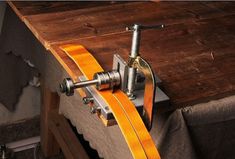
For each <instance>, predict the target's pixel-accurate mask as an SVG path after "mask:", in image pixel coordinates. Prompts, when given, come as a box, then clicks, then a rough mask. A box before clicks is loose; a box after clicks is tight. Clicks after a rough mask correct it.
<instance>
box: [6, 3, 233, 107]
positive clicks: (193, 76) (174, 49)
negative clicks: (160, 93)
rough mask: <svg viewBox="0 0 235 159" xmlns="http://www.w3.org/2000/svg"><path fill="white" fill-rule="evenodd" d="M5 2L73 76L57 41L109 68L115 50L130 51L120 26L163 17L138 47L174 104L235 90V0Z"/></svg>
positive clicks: (73, 70) (74, 70) (124, 54)
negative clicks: (74, 46) (79, 47)
mask: <svg viewBox="0 0 235 159" xmlns="http://www.w3.org/2000/svg"><path fill="white" fill-rule="evenodd" d="M9 4H10V5H11V7H12V8H13V9H14V11H15V12H16V13H17V14H18V16H19V17H20V18H21V19H22V20H23V21H24V22H25V24H26V25H27V26H28V27H29V29H30V30H31V31H32V32H33V34H34V35H35V36H36V37H37V38H38V39H39V40H40V42H41V43H42V44H43V45H44V46H45V48H47V49H49V50H50V51H51V52H52V53H53V55H54V56H55V57H56V58H57V60H58V61H59V62H60V63H61V64H62V65H63V66H64V68H65V69H66V70H67V71H68V72H69V74H70V75H71V76H74V77H75V76H77V75H79V74H80V71H79V70H78V69H77V68H76V65H75V64H74V63H73V62H72V61H71V60H70V59H69V58H68V57H66V55H65V54H64V53H63V52H62V51H61V50H60V49H59V46H60V45H62V44H70V43H74V44H82V45H84V46H85V47H86V48H87V49H88V50H89V51H90V52H91V53H92V54H93V55H94V56H95V58H96V59H97V60H98V62H99V63H100V64H101V66H102V67H103V68H104V69H105V70H110V69H111V65H112V56H113V54H114V53H119V54H120V55H121V56H122V57H124V58H125V59H126V58H127V56H128V53H129V51H130V46H131V33H129V32H125V26H129V25H131V24H133V23H141V24H159V23H164V24H166V25H167V27H166V29H164V30H150V31H144V32H143V35H142V41H141V54H142V56H143V57H144V58H146V59H147V60H148V61H149V62H150V64H151V65H152V67H153V68H154V70H155V71H156V72H157V73H158V74H159V76H160V78H161V79H162V80H163V85H164V87H165V92H166V93H167V94H168V95H169V96H170V98H171V103H172V105H173V108H179V107H184V106H187V105H192V104H196V103H200V102H204V101H208V100H211V99H218V98H222V97H225V96H229V95H232V94H234V93H235V87H234V86H235V80H234V79H235V67H234V63H235V54H234V51H233V50H234V46H235V45H234V43H235V31H234V26H235V21H234V19H235V15H234V14H235V10H234V9H233V8H234V7H235V3H229V2H157V3H153V2H134V3H117V4H116V3H114V4H111V5H108V4H106V3H105V4H100V3H97V4H98V5H99V6H95V5H94V4H92V3H80V2H77V3H75V2H74V3H73V4H71V2H68V3H67V2H50V3H42V2H41V3H34V2H27V3H26V2H9ZM70 6H71V7H70ZM40 8H44V9H40Z"/></svg>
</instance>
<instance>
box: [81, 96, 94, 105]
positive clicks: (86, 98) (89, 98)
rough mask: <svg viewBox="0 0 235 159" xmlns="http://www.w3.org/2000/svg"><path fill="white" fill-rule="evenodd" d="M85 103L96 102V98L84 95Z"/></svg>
mask: <svg viewBox="0 0 235 159" xmlns="http://www.w3.org/2000/svg"><path fill="white" fill-rule="evenodd" d="M82 101H83V104H89V103H93V102H94V98H92V97H83V98H82Z"/></svg>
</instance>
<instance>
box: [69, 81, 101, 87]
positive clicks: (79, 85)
mask: <svg viewBox="0 0 235 159" xmlns="http://www.w3.org/2000/svg"><path fill="white" fill-rule="evenodd" d="M97 83H98V80H97V79H94V80H87V81H82V82H77V83H74V88H81V87H86V86H90V85H95V84H97Z"/></svg>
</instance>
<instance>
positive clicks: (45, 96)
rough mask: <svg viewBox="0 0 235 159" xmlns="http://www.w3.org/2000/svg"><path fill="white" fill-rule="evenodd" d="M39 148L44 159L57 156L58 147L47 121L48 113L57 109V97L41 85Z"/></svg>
mask: <svg viewBox="0 0 235 159" xmlns="http://www.w3.org/2000/svg"><path fill="white" fill-rule="evenodd" d="M41 98H42V100H41V101H42V104H41V148H42V152H43V154H44V156H45V157H50V156H54V155H57V154H59V152H60V147H59V145H58V143H57V141H56V139H55V137H54V136H53V134H52V132H51V131H50V130H49V126H48V123H49V122H48V120H49V117H48V116H49V112H50V111H51V110H52V109H57V110H58V107H59V100H60V99H59V96H58V94H57V93H53V92H51V91H50V90H49V89H48V88H46V87H45V86H44V85H43V84H42V86H41Z"/></svg>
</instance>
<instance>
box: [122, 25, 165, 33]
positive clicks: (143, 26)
mask: <svg viewBox="0 0 235 159" xmlns="http://www.w3.org/2000/svg"><path fill="white" fill-rule="evenodd" d="M162 28H165V25H164V24H160V25H141V24H134V25H133V26H128V27H126V31H135V30H138V31H140V30H147V29H162Z"/></svg>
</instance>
